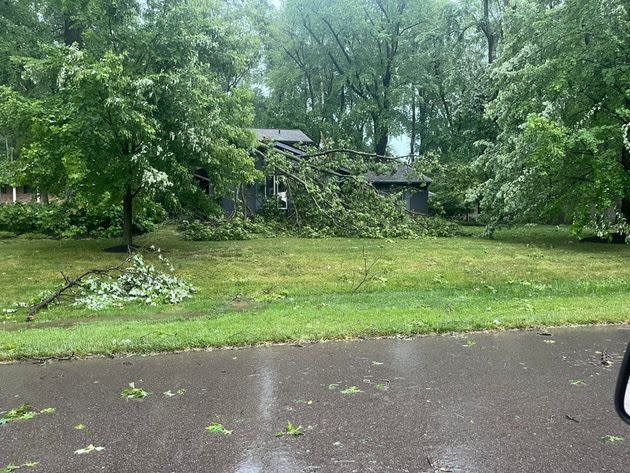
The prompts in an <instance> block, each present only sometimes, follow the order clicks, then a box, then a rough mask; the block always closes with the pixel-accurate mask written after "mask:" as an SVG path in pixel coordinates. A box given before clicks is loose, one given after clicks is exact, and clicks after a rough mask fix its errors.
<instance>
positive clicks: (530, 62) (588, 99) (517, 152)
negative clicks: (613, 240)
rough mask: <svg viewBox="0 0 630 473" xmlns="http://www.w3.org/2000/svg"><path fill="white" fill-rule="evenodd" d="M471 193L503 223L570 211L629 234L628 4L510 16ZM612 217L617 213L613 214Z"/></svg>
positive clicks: (609, 0)
mask: <svg viewBox="0 0 630 473" xmlns="http://www.w3.org/2000/svg"><path fill="white" fill-rule="evenodd" d="M506 18H507V19H508V21H507V23H506V30H505V45H504V49H505V52H504V55H503V57H502V58H501V59H500V60H499V61H498V63H497V64H498V67H496V69H495V70H494V73H493V74H494V77H495V78H496V82H497V84H498V95H497V97H496V99H494V100H493V101H492V103H491V104H490V107H489V110H488V115H489V116H490V117H491V118H492V119H494V120H496V122H497V124H498V126H499V135H498V137H497V139H496V141H495V142H494V143H493V144H492V146H490V147H489V148H488V149H487V151H486V152H485V154H484V155H483V156H482V157H481V158H480V159H479V160H478V162H477V166H478V167H479V168H482V169H484V170H486V171H487V173H488V175H489V178H488V179H487V180H486V181H485V182H484V183H483V184H482V185H480V186H479V187H478V189H477V195H478V196H480V197H481V198H482V204H483V207H484V208H485V209H486V211H487V212H488V215H489V216H490V218H491V221H490V227H489V230H492V228H493V227H494V226H496V225H497V224H499V223H502V222H511V221H518V220H528V219H530V220H531V219H540V218H545V217H553V216H555V215H558V214H563V213H564V214H567V215H568V217H569V218H571V220H572V221H573V222H574V225H575V229H576V231H577V232H578V233H580V232H581V231H582V230H583V228H584V227H586V226H589V227H591V228H595V229H596V230H597V231H598V233H599V234H600V235H607V234H608V232H609V231H613V232H618V233H622V234H625V235H626V237H627V236H628V235H630V159H629V157H630V145H629V141H630V140H629V138H628V136H629V135H628V132H629V129H630V126H629V125H628V123H629V122H630V67H629V66H628V65H629V64H630V5H629V4H628V2H627V1H625V0H567V1H566V2H559V3H556V2H539V1H530V2H522V3H519V4H518V8H515V9H514V10H513V11H512V12H511V13H510V14H509V15H508V16H507V17H506ZM611 211H612V212H614V215H611Z"/></svg>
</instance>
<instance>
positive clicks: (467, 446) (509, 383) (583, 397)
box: [0, 326, 630, 472]
mask: <svg viewBox="0 0 630 473" xmlns="http://www.w3.org/2000/svg"><path fill="white" fill-rule="evenodd" d="M551 333H552V334H553V336H551V337H549V336H543V335H539V334H537V333H536V332H535V331H532V332H503V333H491V334H470V335H467V336H463V337H454V336H431V337H421V338H415V339H411V340H402V339H386V340H372V341H352V342H331V343H321V344H313V345H305V346H303V347H296V346H274V347H262V348H247V349H240V350H216V351H212V352H195V353H186V354H173V355H160V356H153V357H130V358H117V359H89V360H81V361H67V362H51V363H47V364H44V365H36V364H32V363H19V364H12V365H0V411H3V410H7V409H10V408H12V407H16V406H17V405H19V404H21V403H23V402H28V403H30V404H31V405H32V406H33V407H34V408H37V409H42V408H45V407H54V408H55V409H56V412H54V413H52V414H41V415H39V416H37V417H36V418H34V419H31V420H26V421H19V422H12V423H9V424H6V425H0V467H1V466H3V465H6V464H8V463H13V464H22V463H24V462H28V461H39V462H40V463H39V465H38V466H37V468H36V469H33V470H30V469H24V470H21V471H39V472H69V471H70V472H75V471H76V472H92V471H108V472H285V471H286V472H320V471H321V472H337V471H340V472H370V471H401V472H402V471H411V472H430V471H453V472H460V471H461V472H521V471H526V472H589V471H592V472H595V471H597V472H629V471H630V426H626V425H625V424H623V423H622V422H621V421H620V420H618V418H617V417H616V415H615V413H614V409H613V403H612V393H613V387H614V383H615V377H616V374H617V369H618V368H619V362H620V359H621V356H622V354H623V351H624V349H625V345H626V343H627V342H628V341H630V327H628V326H615V327H594V328H568V329H553V330H551ZM551 342H553V343H551ZM598 352H600V353H598ZM602 361H604V362H608V361H610V362H611V363H612V365H611V366H605V364H603V363H602ZM381 363H382V364H381ZM572 380H573V381H574V382H577V380H581V381H583V384H582V383H578V384H571V381H572ZM132 381H135V382H136V385H137V386H140V387H142V388H144V389H146V390H148V391H151V392H152V393H153V394H152V395H150V396H149V397H147V398H145V399H143V400H128V399H124V398H122V397H121V390H122V389H123V388H124V387H125V386H126V385H127V384H128V383H129V382H132ZM350 386H356V387H357V388H359V389H360V390H361V391H362V392H359V393H356V394H342V392H341V391H342V390H344V389H346V388H348V387H350ZM178 389H185V390H186V391H185V393H184V394H183V395H175V396H173V397H168V396H164V395H163V394H162V393H163V392H165V391H168V390H171V392H172V393H176V391H177V390H178ZM567 416H569V417H570V418H569V417H567ZM289 420H290V421H292V422H293V423H295V424H299V425H302V426H303V429H302V430H303V432H304V435H302V436H300V437H283V438H277V437H276V436H275V435H274V434H275V433H276V432H278V431H279V430H281V429H282V428H283V427H284V426H286V423H287V421H289ZM212 422H221V423H222V424H223V425H224V426H225V427H226V428H227V429H231V430H233V433H232V435H222V434H216V433H215V434H213V433H210V432H207V431H206V430H205V427H207V426H208V425H210V423H212ZM77 424H84V425H85V426H86V428H85V429H84V430H76V429H75V428H74V426H75V425H77ZM607 435H615V436H623V437H626V440H624V441H621V442H613V443H611V442H607V443H602V442H601V441H600V440H599V439H600V438H601V437H604V436H607ZM88 444H94V445H95V446H98V447H104V448H105V449H104V450H103V451H98V452H92V453H89V454H84V455H76V454H75V453H74V452H75V450H77V449H79V448H82V447H86V446H87V445H88Z"/></svg>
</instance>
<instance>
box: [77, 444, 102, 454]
mask: <svg viewBox="0 0 630 473" xmlns="http://www.w3.org/2000/svg"><path fill="white" fill-rule="evenodd" d="M103 450H105V447H95V446H94V445H93V444H89V445H88V446H87V447H85V448H80V449H78V450H75V451H74V453H75V454H76V455H84V454H86V453H92V452H100V451H103Z"/></svg>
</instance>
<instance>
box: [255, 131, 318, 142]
mask: <svg viewBox="0 0 630 473" xmlns="http://www.w3.org/2000/svg"><path fill="white" fill-rule="evenodd" d="M254 132H255V133H256V137H257V138H258V139H259V140H260V141H278V142H281V143H312V142H313V140H311V139H310V138H309V137H308V136H306V134H305V133H304V132H303V131H302V130H279V129H277V128H254Z"/></svg>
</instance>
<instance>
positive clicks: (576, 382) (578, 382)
mask: <svg viewBox="0 0 630 473" xmlns="http://www.w3.org/2000/svg"><path fill="white" fill-rule="evenodd" d="M569 383H571V384H572V385H573V386H582V385H584V384H586V383H585V382H584V381H583V380H581V379H572V380H571V381H569Z"/></svg>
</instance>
